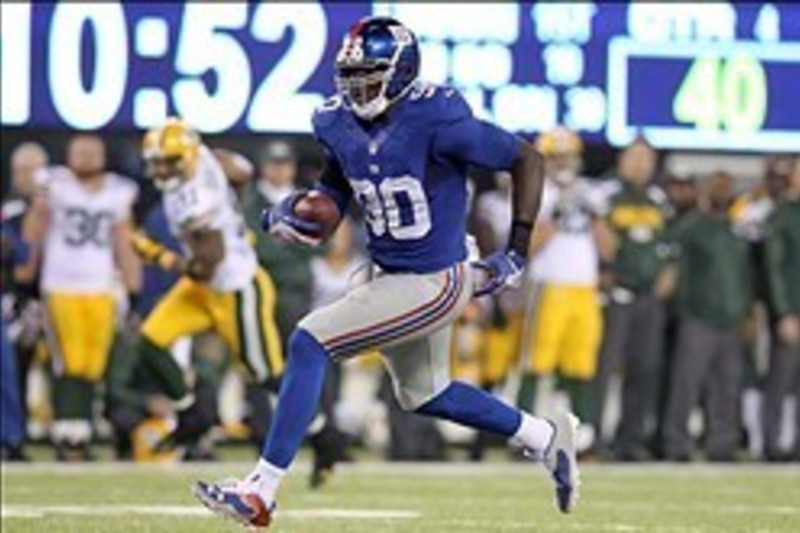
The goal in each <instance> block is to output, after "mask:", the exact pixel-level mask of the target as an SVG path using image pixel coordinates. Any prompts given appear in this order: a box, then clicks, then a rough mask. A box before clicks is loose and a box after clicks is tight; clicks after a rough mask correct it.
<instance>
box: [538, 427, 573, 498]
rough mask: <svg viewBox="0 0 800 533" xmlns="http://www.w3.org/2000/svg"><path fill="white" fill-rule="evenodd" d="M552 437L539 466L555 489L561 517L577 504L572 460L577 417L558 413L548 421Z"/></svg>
mask: <svg viewBox="0 0 800 533" xmlns="http://www.w3.org/2000/svg"><path fill="white" fill-rule="evenodd" d="M550 422H551V423H552V424H553V429H554V430H555V433H554V434H553V439H552V441H551V442H550V445H549V446H548V447H547V449H545V451H544V454H543V455H542V462H543V463H544V465H545V467H547V469H548V470H549V471H550V474H551V475H552V477H553V481H554V482H555V485H556V505H557V506H558V509H559V511H561V512H562V513H569V512H572V511H573V510H575V507H576V506H577V503H578V488H579V486H580V478H579V473H578V460H577V457H576V434H577V431H578V424H579V420H578V417H576V416H575V415H573V414H572V413H567V412H561V413H559V414H557V415H555V416H553V417H552V418H550Z"/></svg>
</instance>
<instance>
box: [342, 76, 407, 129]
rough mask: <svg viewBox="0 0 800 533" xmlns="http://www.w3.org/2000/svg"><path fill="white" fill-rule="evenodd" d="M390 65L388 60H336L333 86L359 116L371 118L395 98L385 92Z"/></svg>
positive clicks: (386, 107) (389, 77)
mask: <svg viewBox="0 0 800 533" xmlns="http://www.w3.org/2000/svg"><path fill="white" fill-rule="evenodd" d="M393 74H394V68H393V67H391V66H390V65H389V64H388V62H386V63H383V62H380V63H379V62H369V63H366V62H362V63H360V64H346V63H339V64H337V65H336V88H337V90H338V91H339V93H340V94H341V95H342V96H343V97H344V98H345V99H346V101H347V103H348V104H350V107H352V109H353V112H355V114H356V115H358V116H359V117H360V118H363V119H366V120H372V119H374V118H375V117H377V116H379V115H381V114H382V113H383V112H384V111H386V109H388V107H389V106H390V105H391V104H392V103H393V102H394V101H395V100H396V99H397V98H389V97H388V96H387V92H388V89H389V82H390V81H391V79H392V75H393Z"/></svg>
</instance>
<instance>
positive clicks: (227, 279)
mask: <svg viewBox="0 0 800 533" xmlns="http://www.w3.org/2000/svg"><path fill="white" fill-rule="evenodd" d="M164 213H165V214H166V217H167V222H168V223H169V227H170V231H172V234H173V235H175V237H177V238H178V240H179V241H181V244H182V246H183V248H184V253H185V254H186V255H187V256H188V257H191V253H192V251H191V249H190V248H189V247H188V246H187V245H186V244H185V242H184V239H183V235H184V233H185V231H186V230H187V228H188V227H193V228H197V227H202V228H205V229H211V230H217V231H219V232H220V233H221V234H222V242H223V245H224V246H225V256H224V258H223V259H222V261H221V262H220V263H219V264H218V265H217V269H216V271H215V272H214V277H213V278H212V279H211V282H210V284H211V286H212V287H213V288H215V289H217V290H219V291H233V290H239V289H242V288H244V287H246V286H247V285H249V284H250V283H251V282H252V280H253V276H255V274H256V270H257V269H258V260H257V258H256V254H255V251H254V250H253V246H252V245H251V244H250V241H249V240H248V238H247V230H246V227H245V224H244V220H243V218H242V215H241V214H240V213H239V211H238V210H237V207H236V196H235V195H234V192H233V189H231V187H230V185H229V184H228V179H227V178H226V177H225V172H224V171H223V170H222V167H221V165H220V164H219V162H218V161H217V159H216V158H215V157H214V154H212V153H211V151H210V150H209V149H208V148H207V147H205V146H201V147H200V153H199V158H198V162H197V169H196V170H195V174H194V176H192V177H191V178H190V179H188V180H185V181H184V182H182V183H181V185H180V186H179V187H177V188H176V189H174V190H170V191H167V192H165V193H164Z"/></svg>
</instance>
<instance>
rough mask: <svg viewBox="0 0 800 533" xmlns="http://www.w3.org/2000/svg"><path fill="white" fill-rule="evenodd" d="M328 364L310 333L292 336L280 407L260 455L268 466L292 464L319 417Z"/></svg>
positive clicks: (293, 334)
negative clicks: (320, 400)
mask: <svg viewBox="0 0 800 533" xmlns="http://www.w3.org/2000/svg"><path fill="white" fill-rule="evenodd" d="M329 361H330V358H329V357H328V354H327V352H326V351H325V349H324V348H323V347H322V345H320V343H319V342H317V340H316V339H315V338H314V337H312V336H311V335H310V334H309V333H308V332H307V331H305V330H302V329H296V330H295V331H294V333H292V336H291V338H290V339H289V358H288V363H287V367H286V373H285V374H284V375H283V380H282V382H281V391H280V394H279V395H278V405H277V406H276V408H275V415H274V417H273V419H272V424H271V426H270V428H269V436H268V437H267V440H266V442H265V443H264V448H263V450H262V451H261V456H262V457H263V458H264V459H265V460H266V461H267V462H269V463H271V464H273V465H275V466H277V467H279V468H287V467H288V466H289V464H291V462H292V460H293V459H294V456H295V455H296V454H297V450H299V449H300V446H301V445H302V443H303V439H304V438H305V436H306V431H307V430H308V425H309V424H310V423H311V421H312V420H313V419H314V415H316V413H317V408H318V407H319V398H320V394H321V393H322V384H323V380H324V379H325V371H326V369H327V367H328V363H329Z"/></svg>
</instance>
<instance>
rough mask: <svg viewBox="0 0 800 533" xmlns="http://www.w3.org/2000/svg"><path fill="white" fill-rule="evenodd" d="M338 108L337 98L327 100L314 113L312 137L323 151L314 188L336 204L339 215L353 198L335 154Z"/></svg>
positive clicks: (339, 104) (338, 101)
mask: <svg viewBox="0 0 800 533" xmlns="http://www.w3.org/2000/svg"><path fill="white" fill-rule="evenodd" d="M340 106H341V101H340V100H339V99H338V98H337V97H334V98H331V99H329V100H328V101H327V102H325V104H323V105H322V106H321V107H319V108H318V109H317V110H316V112H315V113H314V117H313V118H312V125H313V127H314V137H316V139H317V141H318V142H319V143H320V144H321V145H322V146H323V148H324V151H325V168H324V170H323V172H322V176H321V178H320V180H319V183H318V184H317V186H316V187H315V188H316V189H317V190H318V191H320V192H322V193H324V194H326V195H327V196H329V197H330V198H331V199H332V200H333V201H334V202H336V205H337V207H339V212H340V213H345V212H346V211H347V206H348V204H349V203H350V199H351V198H352V197H353V190H352V188H351V187H350V182H348V181H347V177H346V176H345V175H344V171H343V170H342V166H341V164H340V163H339V159H338V158H337V157H336V152H335V146H336V144H337V140H338V137H337V136H336V132H337V131H338V130H337V128H336V122H337V118H338V111H339V109H340Z"/></svg>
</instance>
